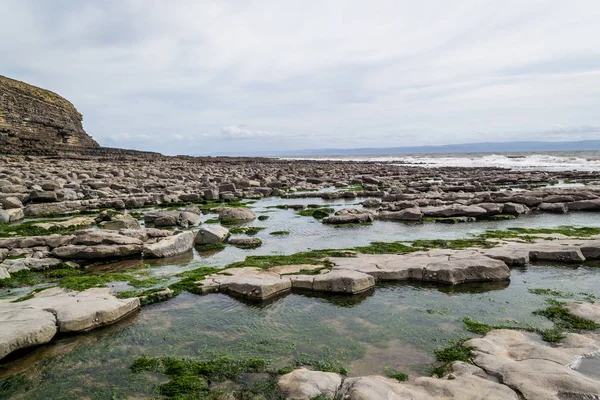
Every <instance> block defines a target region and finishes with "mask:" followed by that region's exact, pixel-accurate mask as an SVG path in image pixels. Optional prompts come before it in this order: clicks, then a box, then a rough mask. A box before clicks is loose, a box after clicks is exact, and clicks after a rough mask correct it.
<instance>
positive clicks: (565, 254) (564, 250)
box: [529, 245, 585, 264]
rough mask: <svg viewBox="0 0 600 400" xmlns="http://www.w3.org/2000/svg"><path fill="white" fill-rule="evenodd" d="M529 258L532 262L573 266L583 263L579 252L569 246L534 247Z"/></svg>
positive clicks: (583, 259)
mask: <svg viewBox="0 0 600 400" xmlns="http://www.w3.org/2000/svg"><path fill="white" fill-rule="evenodd" d="M529 258H530V259H531V260H532V261H552V262H564V263H574V264H578V263H582V262H584V261H585V257H584V256H583V254H582V253H581V250H580V249H579V248H577V247H571V246H550V245H548V246H544V245H536V246H535V247H534V248H533V249H532V250H531V251H530V252H529Z"/></svg>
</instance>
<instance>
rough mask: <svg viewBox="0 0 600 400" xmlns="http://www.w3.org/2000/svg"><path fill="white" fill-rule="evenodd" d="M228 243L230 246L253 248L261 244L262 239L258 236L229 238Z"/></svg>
mask: <svg viewBox="0 0 600 400" xmlns="http://www.w3.org/2000/svg"><path fill="white" fill-rule="evenodd" d="M229 244H230V245H232V246H236V247H240V248H242V249H253V248H256V247H260V246H262V240H260V239H258V238H239V237H236V238H231V239H229Z"/></svg>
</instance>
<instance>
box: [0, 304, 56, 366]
mask: <svg viewBox="0 0 600 400" xmlns="http://www.w3.org/2000/svg"><path fill="white" fill-rule="evenodd" d="M56 332H57V327H56V317H55V316H54V314H52V313H51V312H49V311H45V310H44V309H41V308H33V307H25V306H23V305H22V303H8V304H0V359H2V358H4V357H6V356H7V355H8V354H10V353H12V352H13V351H16V350H19V349H24V348H26V347H31V346H37V345H40V344H44V343H48V342H49V341H50V340H52V338H53V337H54V335H56Z"/></svg>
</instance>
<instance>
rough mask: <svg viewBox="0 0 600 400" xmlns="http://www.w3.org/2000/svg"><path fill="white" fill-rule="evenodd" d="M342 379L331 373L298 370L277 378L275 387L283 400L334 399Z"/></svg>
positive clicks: (304, 369)
mask: <svg viewBox="0 0 600 400" xmlns="http://www.w3.org/2000/svg"><path fill="white" fill-rule="evenodd" d="M341 384H342V377H341V376H340V375H338V374H336V373H333V372H321V371H310V370H308V369H306V368H300V369H297V370H294V371H292V372H290V373H289V374H285V375H283V376H281V377H280V378H279V381H278V382H277V386H278V388H279V390H280V391H281V394H282V395H283V396H284V398H285V399H289V400H311V399H314V398H316V397H319V396H321V397H324V398H331V399H333V398H336V396H337V392H338V388H339V387H340V386H341Z"/></svg>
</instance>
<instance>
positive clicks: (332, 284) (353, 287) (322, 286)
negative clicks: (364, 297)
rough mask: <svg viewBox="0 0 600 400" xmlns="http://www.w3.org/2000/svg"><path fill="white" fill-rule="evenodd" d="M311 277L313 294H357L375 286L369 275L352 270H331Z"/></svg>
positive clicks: (373, 279)
mask: <svg viewBox="0 0 600 400" xmlns="http://www.w3.org/2000/svg"><path fill="white" fill-rule="evenodd" d="M309 276H311V275H309ZM312 277H313V283H312V290H313V291H315V292H330V293H347V294H358V293H362V292H365V291H367V290H369V289H371V288H373V287H374V286H375V278H373V277H372V276H371V275H369V274H365V273H362V272H359V271H353V270H333V271H331V272H329V273H326V274H322V275H314V276H312Z"/></svg>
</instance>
